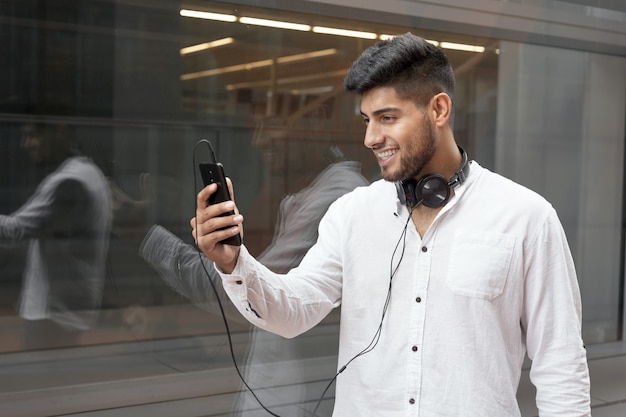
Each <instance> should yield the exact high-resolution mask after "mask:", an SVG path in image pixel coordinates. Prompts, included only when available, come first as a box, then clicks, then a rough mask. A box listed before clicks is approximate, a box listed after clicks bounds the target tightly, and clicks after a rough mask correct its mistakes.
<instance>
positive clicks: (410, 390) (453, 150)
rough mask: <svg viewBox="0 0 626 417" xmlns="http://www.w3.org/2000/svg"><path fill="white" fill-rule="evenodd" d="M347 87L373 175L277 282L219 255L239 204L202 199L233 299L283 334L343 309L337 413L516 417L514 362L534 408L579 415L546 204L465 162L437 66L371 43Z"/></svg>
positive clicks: (428, 53)
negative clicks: (375, 168) (526, 369)
mask: <svg viewBox="0 0 626 417" xmlns="http://www.w3.org/2000/svg"><path fill="white" fill-rule="evenodd" d="M345 87H346V89H347V90H348V91H349V92H354V93H357V94H359V95H361V113H362V115H363V119H364V121H365V124H366V132H365V140H364V143H365V145H366V146H367V147H368V148H370V149H372V151H373V153H374V155H375V157H376V158H377V160H378V163H379V165H380V169H381V173H382V176H383V180H380V181H377V182H374V183H373V184H372V185H370V186H369V187H365V188H359V189H357V190H355V191H354V192H352V193H350V194H347V195H346V196H344V197H342V198H340V199H339V200H337V201H336V202H335V203H334V204H333V205H332V206H331V207H330V209H329V210H328V212H327V214H326V216H325V217H324V219H323V220H322V221H321V223H320V229H319V239H318V241H317V243H316V245H315V246H314V247H313V248H312V249H311V250H310V251H309V252H308V253H307V255H306V256H305V258H304V259H303V261H302V263H301V264H300V266H299V267H298V268H296V269H294V270H292V271H290V272H289V273H288V274H287V275H286V276H285V275H280V274H275V273H273V272H271V271H270V270H268V269H267V268H265V267H263V266H262V265H260V264H259V263H258V262H257V261H255V260H254V259H253V258H252V257H251V256H250V255H249V254H248V251H247V250H246V248H245V246H242V247H232V246H226V245H221V244H220V243H219V241H220V240H222V239H224V238H225V237H228V236H230V235H232V234H235V233H239V232H240V231H241V229H242V223H243V217H242V216H241V215H240V214H235V215H233V216H228V217H221V218H220V217H217V215H219V214H220V213H223V212H225V211H228V210H233V209H235V208H236V207H235V204H234V202H232V201H230V202H225V203H222V204H218V205H214V206H208V205H207V204H206V203H205V202H206V201H207V199H208V196H209V195H210V194H211V193H213V192H214V191H215V190H214V187H207V188H205V189H204V190H202V191H201V192H200V193H198V210H197V211H196V218H194V219H192V221H191V225H192V227H193V232H192V234H193V236H194V237H195V238H196V241H197V242H198V245H199V247H200V248H201V249H202V251H203V252H204V253H205V254H206V255H207V256H208V257H209V258H210V259H212V260H213V261H214V262H215V265H216V267H217V268H218V269H219V271H220V273H221V275H222V279H223V285H224V289H225V290H226V291H227V293H228V294H229V296H230V298H231V299H232V300H233V302H234V304H235V305H236V306H237V307H238V309H239V310H240V311H241V313H242V314H243V315H244V316H245V317H246V318H247V319H248V320H249V321H250V322H252V323H253V324H255V325H257V326H259V327H262V328H265V329H267V330H269V331H272V332H275V333H278V334H281V335H283V336H285V337H294V336H296V335H298V334H301V333H303V332H305V331H307V330H308V329H310V328H311V327H313V326H315V325H316V324H317V323H318V322H319V321H320V320H321V319H322V318H323V317H324V316H325V315H326V314H328V313H329V312H330V311H331V310H332V309H333V308H335V307H338V306H339V305H341V329H340V348H339V349H340V351H339V369H340V372H341V373H340V374H339V376H338V379H337V389H336V400H335V410H334V414H333V415H334V416H338V417H343V416H353V415H359V416H363V415H377V416H382V415H384V416H407V415H419V416H421V417H430V416H481V417H484V416H493V417H505V416H519V415H520V411H519V407H518V404H517V401H516V391H517V386H518V383H519V379H520V374H521V366H522V362H523V360H524V355H525V354H526V353H528V356H529V357H530V359H532V361H533V364H532V369H531V373H530V376H531V380H532V382H533V383H534V385H535V386H536V387H537V400H536V402H537V407H538V410H539V414H540V415H541V416H557V415H558V416H589V415H590V399H589V376H588V370H587V363H586V357H585V349H584V346H583V342H582V340H581V336H580V326H581V304H580V294H579V290H578V285H577V280H576V275H575V271H574V265H573V261H572V258H571V255H570V252H569V249H568V246H567V241H566V238H565V235H564V232H563V229H562V226H561V224H560V222H559V220H558V218H557V215H556V212H555V210H554V209H553V208H552V206H551V205H550V204H549V203H548V202H546V201H545V200H544V199H543V198H542V197H540V196H539V195H537V194H536V193H534V192H532V191H530V190H528V189H526V188H524V187H522V186H520V185H517V184H515V183H513V182H512V181H510V180H507V179H505V178H503V177H501V176H499V175H497V174H495V173H492V172H490V171H488V170H486V169H484V168H482V167H481V166H480V165H479V164H478V163H477V162H475V161H472V162H471V163H468V162H467V161H466V160H465V158H466V156H465V155H464V152H463V151H462V150H460V149H459V148H458V146H457V144H456V142H455V139H454V136H453V126H452V124H453V105H452V102H453V100H454V78H453V74H452V70H451V68H450V65H449V63H448V61H447V59H446V57H445V56H444V55H443V53H442V52H441V51H440V50H439V49H438V48H436V47H434V46H432V45H430V44H429V43H428V42H426V41H424V40H423V39H421V38H418V37H416V36H414V35H411V34H405V35H401V36H397V37H396V38H394V39H392V40H389V41H383V42H380V43H378V44H376V45H375V46H373V47H371V48H369V49H367V50H366V51H365V52H364V53H363V54H362V55H361V57H360V58H359V59H358V60H357V61H356V62H355V63H354V64H353V66H352V68H351V69H350V72H349V73H348V75H347V77H346V80H345ZM441 178H444V179H446V180H447V184H446V181H441ZM446 186H447V187H446ZM196 220H197V228H196V227H195V225H196ZM225 226H229V227H228V228H227V229H225V230H221V231H220V230H219V229H220V228H223V227H225ZM286 277H288V278H286Z"/></svg>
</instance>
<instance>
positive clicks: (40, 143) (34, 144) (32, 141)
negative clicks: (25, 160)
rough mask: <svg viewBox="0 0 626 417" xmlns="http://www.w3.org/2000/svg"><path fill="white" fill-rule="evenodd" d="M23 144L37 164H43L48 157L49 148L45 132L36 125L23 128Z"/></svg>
mask: <svg viewBox="0 0 626 417" xmlns="http://www.w3.org/2000/svg"><path fill="white" fill-rule="evenodd" d="M21 135H22V136H21V145H22V148H24V150H26V152H28V154H29V155H30V157H31V158H32V160H33V162H35V164H38V165H40V164H43V163H44V162H46V159H47V158H48V154H49V150H48V149H47V146H46V141H45V139H44V138H43V134H42V132H41V131H40V130H38V129H37V128H36V127H35V126H32V125H27V126H24V127H22V130H21Z"/></svg>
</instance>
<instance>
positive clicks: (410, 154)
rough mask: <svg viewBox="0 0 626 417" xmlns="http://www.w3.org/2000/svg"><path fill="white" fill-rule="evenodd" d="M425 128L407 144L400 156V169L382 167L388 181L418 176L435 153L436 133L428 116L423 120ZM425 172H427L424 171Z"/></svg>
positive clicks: (383, 175) (382, 172)
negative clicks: (391, 169)
mask: <svg viewBox="0 0 626 417" xmlns="http://www.w3.org/2000/svg"><path fill="white" fill-rule="evenodd" d="M423 125H424V129H423V130H422V131H421V132H418V133H416V135H415V137H414V139H413V140H412V141H411V142H410V143H408V144H407V145H406V146H405V149H403V151H402V156H401V158H400V169H399V170H398V171H396V172H391V171H385V170H382V169H381V174H382V177H383V178H384V179H385V180H387V181H392V182H393V181H402V180H406V179H409V178H417V176H418V175H420V173H422V170H423V169H424V167H425V166H426V164H428V163H429V162H430V160H431V159H432V158H433V155H434V154H435V148H436V146H435V142H436V140H435V133H434V131H433V128H432V125H431V124H430V121H429V120H428V117H426V115H425V117H424V120H423ZM424 174H425V173H424Z"/></svg>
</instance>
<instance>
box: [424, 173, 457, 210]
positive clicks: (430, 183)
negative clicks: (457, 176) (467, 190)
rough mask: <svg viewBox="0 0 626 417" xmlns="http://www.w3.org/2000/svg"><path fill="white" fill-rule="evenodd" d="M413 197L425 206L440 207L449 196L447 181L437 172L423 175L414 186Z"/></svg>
mask: <svg viewBox="0 0 626 417" xmlns="http://www.w3.org/2000/svg"><path fill="white" fill-rule="evenodd" d="M415 198H416V199H417V201H421V203H422V204H424V205H425V206H426V207H430V208H439V207H442V206H443V205H444V204H446V203H447V202H448V199H449V198H450V186H449V185H448V181H447V180H446V179H445V178H444V177H443V176H442V175H439V174H427V175H424V176H423V177H422V178H420V180H419V181H418V182H417V185H416V186H415Z"/></svg>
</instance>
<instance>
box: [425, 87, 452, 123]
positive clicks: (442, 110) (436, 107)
mask: <svg viewBox="0 0 626 417" xmlns="http://www.w3.org/2000/svg"><path fill="white" fill-rule="evenodd" d="M430 103H431V112H432V116H433V118H434V122H435V125H436V126H438V127H442V126H444V125H447V124H448V123H449V122H450V117H452V100H451V99H450V96H449V95H447V94H446V93H439V94H436V95H435V96H434V97H433V98H432V100H431V102H430Z"/></svg>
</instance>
